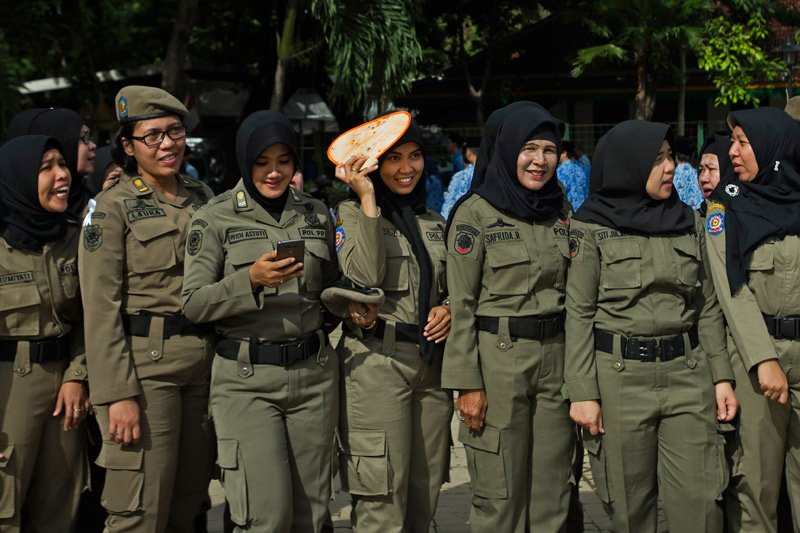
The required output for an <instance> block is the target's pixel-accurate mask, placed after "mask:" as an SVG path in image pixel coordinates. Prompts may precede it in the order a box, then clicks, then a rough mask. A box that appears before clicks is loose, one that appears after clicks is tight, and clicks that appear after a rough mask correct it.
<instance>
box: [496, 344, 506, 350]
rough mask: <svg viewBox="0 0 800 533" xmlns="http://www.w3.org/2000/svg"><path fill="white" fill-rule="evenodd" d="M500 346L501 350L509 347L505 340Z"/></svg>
mask: <svg viewBox="0 0 800 533" xmlns="http://www.w3.org/2000/svg"><path fill="white" fill-rule="evenodd" d="M498 346H499V347H500V349H501V350H505V349H506V348H508V344H506V343H505V342H501V343H500V344H498Z"/></svg>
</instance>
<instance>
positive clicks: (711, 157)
mask: <svg viewBox="0 0 800 533" xmlns="http://www.w3.org/2000/svg"><path fill="white" fill-rule="evenodd" d="M697 181H698V182H699V184H700V189H701V190H702V191H703V196H704V197H706V198H708V197H709V196H710V195H711V191H713V190H714V188H715V187H716V186H717V183H719V158H718V157H717V155H716V154H703V156H702V157H701V158H700V173H699V174H698V175H697Z"/></svg>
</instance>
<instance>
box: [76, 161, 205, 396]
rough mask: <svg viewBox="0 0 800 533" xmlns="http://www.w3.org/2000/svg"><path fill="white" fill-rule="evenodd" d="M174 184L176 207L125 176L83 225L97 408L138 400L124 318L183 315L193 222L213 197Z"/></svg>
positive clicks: (196, 187)
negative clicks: (186, 260)
mask: <svg viewBox="0 0 800 533" xmlns="http://www.w3.org/2000/svg"><path fill="white" fill-rule="evenodd" d="M177 180H178V191H177V199H176V200H175V201H172V200H168V199H166V198H164V197H163V196H162V195H161V194H159V193H157V192H156V191H154V190H153V189H151V188H150V187H149V186H148V185H147V184H146V183H145V182H144V180H142V178H140V177H131V176H123V177H121V178H120V179H119V180H118V181H117V182H116V183H114V184H113V185H112V186H111V187H109V188H108V189H106V190H105V191H103V192H101V193H100V194H99V195H97V197H96V198H95V200H96V202H97V205H96V207H95V210H94V212H90V213H89V214H88V215H87V217H86V220H85V221H84V227H83V231H82V241H83V242H82V245H81V246H80V250H79V254H78V257H79V270H80V272H81V279H82V280H83V283H82V285H83V287H82V294H83V306H84V309H85V311H84V318H85V324H86V355H87V358H88V363H89V368H90V369H91V372H92V378H91V379H90V385H91V390H92V401H93V403H95V404H107V403H111V402H114V401H117V400H121V399H125V398H130V397H133V396H136V395H138V394H139V392H140V389H139V380H138V378H137V376H136V370H135V368H134V361H133V357H132V354H131V348H130V345H129V342H128V340H127V339H126V337H125V330H124V329H123V326H122V315H123V314H126V315H136V314H139V313H141V312H148V313H152V314H155V315H180V314H181V299H180V295H181V286H182V284H183V255H184V253H183V252H184V246H185V244H186V235H187V233H188V231H189V220H190V219H191V216H192V214H194V212H195V211H197V210H198V209H199V208H200V206H202V205H203V204H204V203H205V202H206V201H208V199H209V198H210V197H211V196H212V193H211V190H210V189H209V188H208V187H207V186H206V185H205V184H203V183H200V182H196V181H193V180H190V179H189V178H187V177H185V176H180V177H178V178H177Z"/></svg>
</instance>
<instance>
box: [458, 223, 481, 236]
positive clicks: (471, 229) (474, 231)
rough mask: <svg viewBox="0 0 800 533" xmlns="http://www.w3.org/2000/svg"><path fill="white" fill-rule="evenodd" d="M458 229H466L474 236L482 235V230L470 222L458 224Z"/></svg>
mask: <svg viewBox="0 0 800 533" xmlns="http://www.w3.org/2000/svg"><path fill="white" fill-rule="evenodd" d="M456 231H459V232H461V231H466V232H467V233H471V234H472V235H473V236H475V237H477V236H478V235H480V233H481V232H480V231H478V229H477V228H474V227H473V226H470V225H469V224H456Z"/></svg>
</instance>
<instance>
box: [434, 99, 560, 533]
mask: <svg viewBox="0 0 800 533" xmlns="http://www.w3.org/2000/svg"><path fill="white" fill-rule="evenodd" d="M562 131H563V123H562V122H561V121H559V120H557V119H555V118H553V117H552V116H551V115H550V114H549V113H548V112H547V111H545V110H543V109H540V108H536V107H525V108H522V109H518V110H517V111H516V112H515V113H513V115H508V116H507V117H506V118H505V119H504V120H503V121H502V122H501V123H500V125H499V129H498V134H497V140H496V144H495V149H494V153H493V155H492V157H491V160H490V162H489V164H488V168H487V172H486V175H485V177H484V178H483V179H482V180H480V181H478V182H475V181H473V185H472V192H471V194H470V197H468V198H467V199H465V200H464V201H463V202H462V203H461V205H460V206H459V207H458V209H457V210H456V211H455V214H454V215H453V218H452V220H451V222H450V227H449V231H448V235H447V240H448V260H447V280H448V289H449V293H450V301H451V306H452V309H453V329H452V332H451V334H450V338H449V339H448V342H447V348H446V350H445V358H444V368H443V370H442V384H443V386H445V387H447V388H451V389H458V390H459V397H458V401H457V403H456V407H457V408H458V410H459V413H460V417H461V419H462V421H463V425H462V426H461V427H460V430H459V440H460V441H461V442H463V443H464V448H465V451H466V453H467V466H468V468H469V474H470V481H471V485H472V492H473V498H472V508H471V510H470V524H471V526H472V530H473V531H476V532H477V531H508V532H511V531H516V532H520V533H523V532H525V531H529V530H530V531H564V528H565V522H566V516H567V510H568V503H569V495H570V488H571V485H570V478H571V476H572V472H571V463H572V452H573V447H574V441H573V434H574V431H573V424H572V421H571V420H570V418H569V405H568V403H567V400H566V399H565V398H564V396H563V395H562V394H561V387H562V385H563V382H564V290H565V287H566V274H567V265H568V262H569V220H568V219H567V216H566V214H565V212H564V195H563V193H562V191H561V188H560V187H559V185H558V182H557V180H555V179H554V175H555V170H556V166H557V165H558V154H559V151H560V144H561V133H562Z"/></svg>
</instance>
